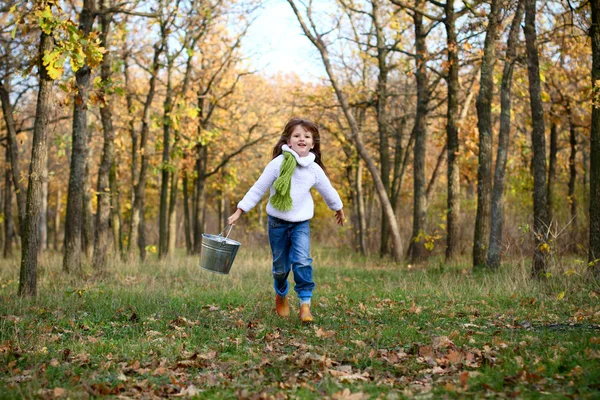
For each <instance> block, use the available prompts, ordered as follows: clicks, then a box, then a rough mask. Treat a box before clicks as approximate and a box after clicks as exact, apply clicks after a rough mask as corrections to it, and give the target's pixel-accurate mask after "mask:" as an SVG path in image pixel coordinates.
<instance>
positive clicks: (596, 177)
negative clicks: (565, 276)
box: [589, 0, 600, 277]
mask: <svg viewBox="0 0 600 400" xmlns="http://www.w3.org/2000/svg"><path fill="white" fill-rule="evenodd" d="M590 4H591V6H592V26H591V29H590V36H591V39H592V86H593V88H594V90H597V89H598V87H597V86H598V83H597V82H598V81H599V80H600V29H599V28H600V27H599V26H598V24H599V23H600V0H591V1H590ZM590 135H591V136H590V138H591V146H590V250H589V262H590V263H592V266H591V267H590V270H589V271H590V273H592V274H593V275H594V276H595V277H598V276H600V261H599V259H600V109H599V108H598V105H597V104H593V105H592V129H591V134H590Z"/></svg>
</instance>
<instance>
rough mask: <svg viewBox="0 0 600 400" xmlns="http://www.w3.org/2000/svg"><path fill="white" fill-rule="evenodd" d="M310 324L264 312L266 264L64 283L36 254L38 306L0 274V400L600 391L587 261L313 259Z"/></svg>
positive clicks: (123, 273) (185, 266)
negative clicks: (537, 271) (479, 264)
mask: <svg viewBox="0 0 600 400" xmlns="http://www.w3.org/2000/svg"><path fill="white" fill-rule="evenodd" d="M314 259H315V280H316V283H317V290H316V292H315V297H314V298H313V313H314V315H315V317H316V318H315V323H313V324H312V325H302V324H301V323H300V322H299V319H298V317H297V315H296V313H297V310H298V307H297V302H296V298H295V296H292V297H291V299H292V301H291V306H292V316H291V317H290V318H288V319H281V318H279V317H278V316H277V315H276V314H275V311H274V298H273V297H274V295H273V290H272V286H271V285H272V283H271V276H270V266H269V254H268V253H267V252H266V251H264V250H262V251H261V250H255V251H252V250H248V249H244V251H242V252H241V253H240V255H239V256H238V259H237V260H236V262H235V264H234V266H233V269H232V271H231V274H230V275H227V276H223V275H217V274H213V273H210V272H207V271H204V270H201V269H200V268H198V267H197V261H198V259H197V258H192V257H184V256H180V257H177V258H175V259H172V260H169V261H161V262H159V261H156V260H154V259H152V260H150V261H148V262H146V263H144V264H125V263H120V262H117V261H115V262H114V264H113V265H111V266H110V268H109V270H108V271H107V272H105V273H104V274H103V275H101V276H98V275H97V274H94V273H93V272H91V271H90V272H89V273H88V274H87V275H86V276H85V277H79V278H78V277H72V276H71V277H70V276H67V275H65V274H64V273H62V272H61V269H60V265H61V259H60V257H59V256H57V255H54V256H46V258H45V259H43V260H42V264H43V265H44V266H45V267H42V268H40V271H39V288H38V291H39V294H38V298H37V299H36V300H28V299H19V298H18V297H16V292H17V287H18V260H17V259H14V260H11V261H9V262H4V261H3V267H2V270H0V279H1V281H0V287H1V288H0V296H1V299H0V397H2V398H89V397H99V396H107V395H110V396H113V397H117V396H120V397H124V398H125V397H126V398H162V397H176V396H181V397H194V396H195V397H199V398H240V399H253V398H274V399H286V398H331V399H367V398H370V399H377V398H385V399H397V398H413V397H414V398H464V397H469V398H472V397H479V398H483V397H492V398H503V397H517V398H530V397H531V398H539V397H544V396H548V397H551V398H598V397H600V395H599V393H600V325H599V324H600V300H599V298H598V296H599V295H600V289H599V288H598V284H597V282H589V281H587V282H586V281H585V280H584V279H582V277H581V274H582V272H583V268H584V267H585V264H584V263H582V262H577V260H574V261H573V263H572V265H566V264H568V263H566V262H563V263H562V265H553V267H552V268H553V269H552V270H551V276H549V277H548V278H547V279H546V280H544V281H543V282H536V281H531V280H530V279H529V278H528V273H527V268H528V267H527V266H526V265H524V264H523V263H514V264H511V265H505V266H503V268H502V269H501V270H500V271H498V272H496V273H487V272H478V271H475V272H473V271H472V270H471V269H470V268H466V267H465V266H464V265H468V264H467V263H465V264H464V265H455V266H452V267H443V266H441V265H440V264H439V263H436V262H435V261H432V262H430V263H429V264H428V265H426V266H421V267H412V268H411V267H410V266H408V265H393V264H391V263H386V262H383V261H380V260H378V259H361V258H358V257H356V256H353V255H350V253H349V252H343V251H340V250H328V249H317V250H316V251H315V254H314Z"/></svg>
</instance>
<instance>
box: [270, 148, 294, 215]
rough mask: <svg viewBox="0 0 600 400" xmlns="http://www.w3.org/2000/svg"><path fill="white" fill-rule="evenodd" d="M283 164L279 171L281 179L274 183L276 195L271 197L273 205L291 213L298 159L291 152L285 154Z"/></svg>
mask: <svg viewBox="0 0 600 400" xmlns="http://www.w3.org/2000/svg"><path fill="white" fill-rule="evenodd" d="M283 157H284V159H283V163H281V169H280V170H279V178H277V179H276V180H275V183H273V188H274V189H275V194H274V195H273V197H271V204H272V205H273V207H275V208H276V209H277V210H279V211H289V210H291V209H292V196H291V195H290V189H291V187H292V174H293V173H294V170H295V169H296V165H298V161H296V157H294V155H293V154H292V153H290V152H287V151H284V152H283Z"/></svg>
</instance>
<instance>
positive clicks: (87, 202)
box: [82, 132, 94, 261]
mask: <svg viewBox="0 0 600 400" xmlns="http://www.w3.org/2000/svg"><path fill="white" fill-rule="evenodd" d="M88 135H89V132H88ZM90 139H91V135H90V136H88V139H87V146H86V147H87V156H86V157H85V158H86V161H85V169H84V171H85V177H84V180H83V227H82V230H83V231H82V233H83V237H82V243H83V251H84V254H85V256H86V258H87V260H88V261H92V257H93V255H94V254H93V253H94V209H93V203H92V177H91V173H90V161H91V160H92V149H91V147H90V142H91V140H90Z"/></svg>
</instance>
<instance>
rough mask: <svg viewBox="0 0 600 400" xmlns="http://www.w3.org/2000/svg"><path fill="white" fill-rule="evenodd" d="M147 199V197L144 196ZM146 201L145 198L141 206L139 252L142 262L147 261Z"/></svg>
mask: <svg viewBox="0 0 600 400" xmlns="http://www.w3.org/2000/svg"><path fill="white" fill-rule="evenodd" d="M144 197H145V196H144ZM145 202H146V199H145V198H143V199H142V201H141V204H140V224H139V225H138V241H137V245H138V250H139V252H140V260H142V261H145V260H146V255H147V252H146V213H145V211H146V208H145V206H144V204H145Z"/></svg>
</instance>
